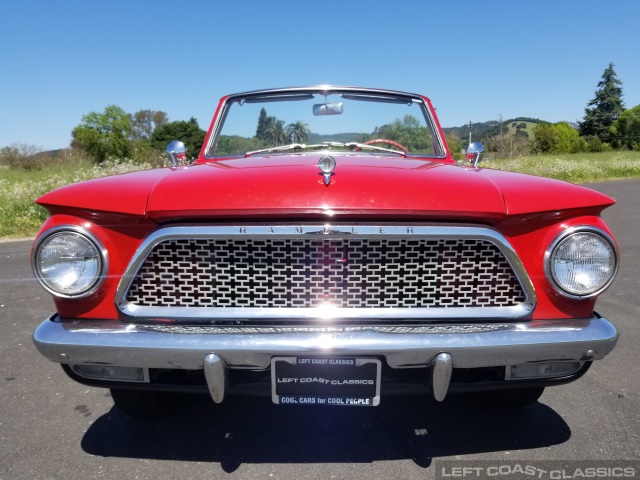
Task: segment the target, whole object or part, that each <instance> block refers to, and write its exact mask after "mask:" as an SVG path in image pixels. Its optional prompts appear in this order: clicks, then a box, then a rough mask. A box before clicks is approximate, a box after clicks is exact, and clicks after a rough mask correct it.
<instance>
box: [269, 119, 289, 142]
mask: <svg viewBox="0 0 640 480" xmlns="http://www.w3.org/2000/svg"><path fill="white" fill-rule="evenodd" d="M265 134H266V136H267V138H269V139H270V141H271V143H272V144H273V146H274V147H277V146H278V145H283V144H285V143H287V132H286V131H285V128H284V120H275V121H274V122H272V123H270V124H269V125H268V126H267V129H266V130H265Z"/></svg>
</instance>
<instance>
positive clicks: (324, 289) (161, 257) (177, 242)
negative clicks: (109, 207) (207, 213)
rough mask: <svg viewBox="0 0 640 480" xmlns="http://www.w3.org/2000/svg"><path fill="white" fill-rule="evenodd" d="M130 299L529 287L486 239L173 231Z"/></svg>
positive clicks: (287, 301) (495, 293)
mask: <svg viewBox="0 0 640 480" xmlns="http://www.w3.org/2000/svg"><path fill="white" fill-rule="evenodd" d="M126 300H127V302H129V303H130V304H133V305H139V306H146V307H212V308H231V307H236V308H237V307H240V308H242V307H245V308H246V307H253V308H278V307H280V308H313V307H318V306H321V305H325V304H331V305H332V306H335V307H342V308H390V307H399V308H425V307H426V308H451V307H475V308H482V307H510V306H516V305H519V304H521V303H522V302H523V301H524V300H525V294H524V291H523V289H522V287H521V285H520V283H519V282H518V280H517V278H516V276H515V274H514V272H513V270H512V268H511V266H510V264H509V263H508V262H507V260H506V259H505V258H504V255H503V254H502V252H501V251H500V249H499V248H498V247H497V246H496V245H494V244H493V243H491V242H489V241H487V240H484V239H451V238H443V239H437V238H436V239H432V238H417V239H413V238H411V239H407V238H397V239H396V238H380V239H369V238H358V239H355V238H353V239H352V238H337V239H336V238H333V239H326V238H300V239H298V238H277V237H276V238H264V237H263V238H205V239H172V240H165V241H162V242H161V243H159V244H158V245H156V246H155V247H154V248H153V250H152V251H151V252H150V254H149V255H148V256H147V258H146V259H145V261H144V262H143V264H142V265H141V267H140V269H139V270H138V273H137V275H136V277H135V278H134V280H133V281H132V283H131V285H130V288H129V291H128V292H127V295H126Z"/></svg>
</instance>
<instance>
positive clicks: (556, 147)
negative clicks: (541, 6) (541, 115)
mask: <svg viewBox="0 0 640 480" xmlns="http://www.w3.org/2000/svg"><path fill="white" fill-rule="evenodd" d="M533 135H534V140H533V143H532V145H531V150H532V152H533V153H578V152H583V151H585V150H586V149H587V147H586V143H585V141H584V140H583V139H581V138H580V135H579V134H578V131H577V130H576V129H574V128H573V127H571V126H570V125H569V124H567V123H566V122H560V123H556V124H554V125H551V124H539V125H537V126H536V127H535V128H534V129H533Z"/></svg>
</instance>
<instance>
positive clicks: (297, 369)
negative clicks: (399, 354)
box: [271, 357, 380, 407]
mask: <svg viewBox="0 0 640 480" xmlns="http://www.w3.org/2000/svg"><path fill="white" fill-rule="evenodd" d="M271 392H272V399H273V403H277V404H280V405H346V406H362V407H375V406H377V405H379V404H380V360H378V359H376V358H355V357H274V358H272V359H271Z"/></svg>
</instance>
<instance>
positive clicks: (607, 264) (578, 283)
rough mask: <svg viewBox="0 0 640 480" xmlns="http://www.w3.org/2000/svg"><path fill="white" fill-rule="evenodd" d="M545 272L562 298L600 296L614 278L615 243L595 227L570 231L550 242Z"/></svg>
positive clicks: (616, 266) (615, 264)
mask: <svg viewBox="0 0 640 480" xmlns="http://www.w3.org/2000/svg"><path fill="white" fill-rule="evenodd" d="M545 269H546V272H547V276H548V278H549V280H550V281H551V284H552V285H553V286H554V287H555V288H556V289H557V290H558V291H559V292H560V293H562V294H563V295H565V296H568V297H572V298H588V297H593V296H595V295H598V294H599V293H602V292H603V291H604V290H605V289H606V288H607V287H608V286H609V285H610V284H611V282H613V279H614V277H615V275H616V272H617V270H618V255H617V251H616V246H615V243H614V241H613V239H612V238H611V237H610V236H609V235H607V233H605V232H604V231H602V230H600V229H598V228H594V227H576V228H571V229H569V230H567V231H566V232H564V233H563V234H561V235H560V236H559V237H558V238H556V240H555V241H554V242H553V243H552V245H551V247H550V248H549V250H548V251H547V254H546V263H545Z"/></svg>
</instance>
